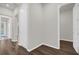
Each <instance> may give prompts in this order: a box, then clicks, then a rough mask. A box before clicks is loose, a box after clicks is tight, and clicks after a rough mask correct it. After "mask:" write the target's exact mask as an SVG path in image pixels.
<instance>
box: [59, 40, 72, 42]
mask: <svg viewBox="0 0 79 59" xmlns="http://www.w3.org/2000/svg"><path fill="white" fill-rule="evenodd" d="M60 40H63V41H69V42H73V40H69V39H60Z"/></svg>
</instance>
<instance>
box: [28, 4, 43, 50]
mask: <svg viewBox="0 0 79 59" xmlns="http://www.w3.org/2000/svg"><path fill="white" fill-rule="evenodd" d="M42 17H43V15H42V6H41V4H40V3H34V4H29V21H28V23H29V24H28V35H29V36H28V50H32V49H34V48H36V47H38V46H39V45H41V44H42V43H43V40H44V39H42V36H43V34H42V21H43V19H42Z"/></svg>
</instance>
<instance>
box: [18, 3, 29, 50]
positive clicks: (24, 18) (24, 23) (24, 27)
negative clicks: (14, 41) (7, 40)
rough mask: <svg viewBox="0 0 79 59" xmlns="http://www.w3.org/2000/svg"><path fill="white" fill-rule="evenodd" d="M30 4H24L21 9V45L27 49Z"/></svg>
mask: <svg viewBox="0 0 79 59" xmlns="http://www.w3.org/2000/svg"><path fill="white" fill-rule="evenodd" d="M27 10H28V4H22V5H21V7H20V9H19V45H21V46H23V47H25V48H26V49H27V47H28V46H27V45H28V44H27V42H28V13H27V12H28V11H27Z"/></svg>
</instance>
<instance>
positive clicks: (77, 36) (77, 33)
mask: <svg viewBox="0 0 79 59" xmlns="http://www.w3.org/2000/svg"><path fill="white" fill-rule="evenodd" d="M78 15H79V4H75V6H74V8H73V47H74V49H75V50H76V52H77V53H78V54H79V16H78Z"/></svg>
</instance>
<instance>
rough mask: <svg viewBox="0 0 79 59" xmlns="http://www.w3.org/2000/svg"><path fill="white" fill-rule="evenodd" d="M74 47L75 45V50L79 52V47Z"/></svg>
mask: <svg viewBox="0 0 79 59" xmlns="http://www.w3.org/2000/svg"><path fill="white" fill-rule="evenodd" d="M73 47H74V49H75V51H76V52H77V53H78V54H79V47H75V46H73Z"/></svg>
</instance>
